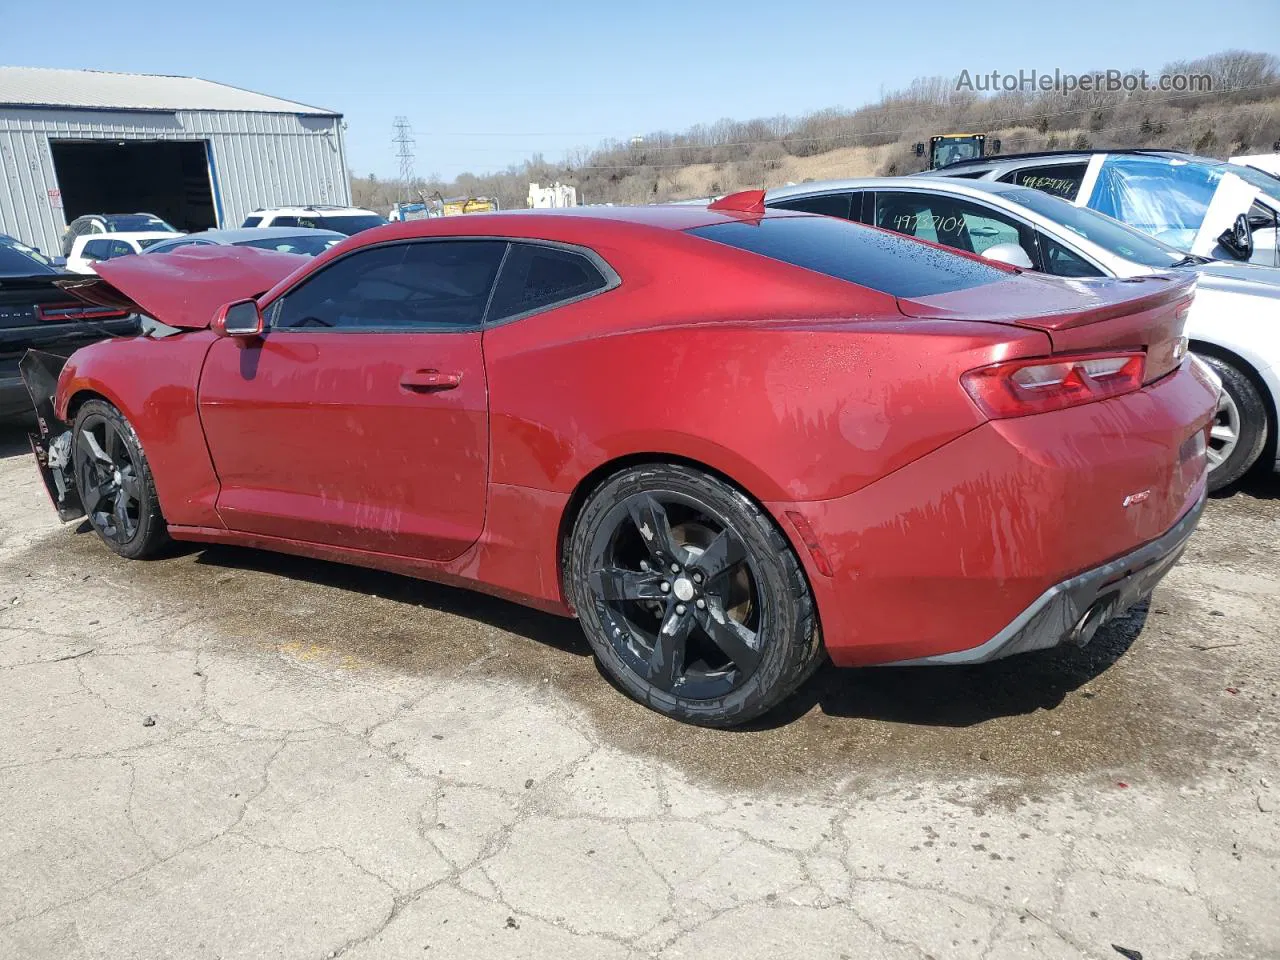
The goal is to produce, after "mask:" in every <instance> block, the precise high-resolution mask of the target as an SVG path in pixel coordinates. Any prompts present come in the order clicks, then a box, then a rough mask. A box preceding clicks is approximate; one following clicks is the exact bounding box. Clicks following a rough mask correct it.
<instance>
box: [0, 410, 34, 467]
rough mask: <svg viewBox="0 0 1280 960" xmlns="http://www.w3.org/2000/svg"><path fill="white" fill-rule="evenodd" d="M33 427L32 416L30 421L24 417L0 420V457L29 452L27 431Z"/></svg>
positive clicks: (29, 445) (17, 455)
mask: <svg viewBox="0 0 1280 960" xmlns="http://www.w3.org/2000/svg"><path fill="white" fill-rule="evenodd" d="M34 429H35V420H34V418H33V419H32V420H31V422H30V423H28V422H27V421H26V420H24V419H16V420H14V419H10V420H0V458H4V457H20V456H22V455H23V454H24V453H30V452H31V441H29V440H28V439H27V431H28V430H34Z"/></svg>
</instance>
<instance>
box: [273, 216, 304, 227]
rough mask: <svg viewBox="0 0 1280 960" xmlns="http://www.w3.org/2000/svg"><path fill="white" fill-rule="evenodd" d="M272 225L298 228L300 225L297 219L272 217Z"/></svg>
mask: <svg viewBox="0 0 1280 960" xmlns="http://www.w3.org/2000/svg"><path fill="white" fill-rule="evenodd" d="M271 225H272V226H273V227H296V226H297V225H298V218H297V217H272V218H271Z"/></svg>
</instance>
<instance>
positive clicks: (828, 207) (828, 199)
mask: <svg viewBox="0 0 1280 960" xmlns="http://www.w3.org/2000/svg"><path fill="white" fill-rule="evenodd" d="M851 199H852V194H849V193H821V194H818V195H817V196H813V197H791V198H789V199H785V200H779V201H778V202H777V203H771V204H769V206H771V207H778V208H780V209H782V210H800V211H802V212H804V213H820V214H822V215H823V216H827V217H844V218H845V219H846V220H848V219H851V218H850V217H849V201H850V200H851Z"/></svg>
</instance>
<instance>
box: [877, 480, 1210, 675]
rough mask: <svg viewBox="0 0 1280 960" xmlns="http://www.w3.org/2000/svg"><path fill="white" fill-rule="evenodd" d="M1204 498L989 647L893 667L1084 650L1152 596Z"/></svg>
mask: <svg viewBox="0 0 1280 960" xmlns="http://www.w3.org/2000/svg"><path fill="white" fill-rule="evenodd" d="M1203 512H1204V497H1203V496H1202V497H1201V498H1200V500H1199V501H1198V502H1197V503H1196V505H1195V506H1194V507H1192V508H1191V509H1190V510H1188V511H1187V512H1186V513H1185V514H1184V515H1183V517H1182V519H1181V520H1179V521H1178V522H1177V523H1176V524H1174V525H1173V527H1172V529H1170V530H1169V532H1168V533H1166V534H1165V535H1164V536H1162V537H1160V538H1159V539H1157V540H1153V541H1152V542H1151V543H1148V544H1146V545H1145V546H1142V547H1139V548H1138V549H1137V550H1134V551H1133V552H1132V553H1129V554H1126V555H1125V556H1123V557H1120V558H1119V559H1116V560H1112V561H1110V562H1108V563H1104V564H1101V565H1100V566H1097V567H1094V568H1093V569H1092V570H1087V571H1085V572H1084V573H1082V574H1079V575H1078V576H1075V577H1072V578H1070V579H1069V580H1063V581H1062V582H1061V583H1057V584H1054V585H1053V586H1052V587H1050V588H1049V589H1048V590H1046V591H1045V592H1044V593H1042V594H1040V596H1039V597H1037V598H1036V600H1035V602H1034V603H1032V604H1031V606H1029V607H1027V608H1026V609H1025V610H1023V611H1022V613H1020V614H1018V616H1017V617H1016V618H1015V619H1014V620H1013V622H1012V623H1010V624H1009V625H1008V626H1007V627H1005V628H1004V629H1003V630H1001V631H1000V632H999V633H997V634H996V635H995V636H994V637H992V638H991V639H990V640H988V641H987V642H986V643H982V644H979V645H978V646H976V647H971V648H970V649H968V650H956V651H954V652H952V653H942V654H938V655H936V656H931V657H918V658H916V659H914V660H898V661H896V662H895V663H894V664H893V665H895V666H898V665H910V664H929V665H933V664H964V663H986V662H987V661H989V660H999V659H1000V658H1001V657H1008V656H1012V655H1013V654H1015V653H1028V652H1030V651H1032V650H1046V649H1048V648H1049V647H1056V646H1058V645H1060V644H1063V643H1073V644H1075V645H1076V646H1081V647H1082V646H1084V645H1086V644H1087V643H1089V641H1090V640H1092V639H1093V636H1094V634H1095V633H1096V632H1097V630H1098V628H1099V627H1100V626H1102V625H1103V624H1104V623H1106V622H1107V621H1108V620H1111V619H1113V618H1115V617H1118V616H1120V615H1121V614H1123V613H1124V612H1125V611H1126V610H1128V609H1129V608H1130V607H1132V606H1133V605H1134V604H1136V603H1138V602H1139V601H1141V600H1144V599H1146V598H1147V597H1148V596H1150V594H1151V591H1152V590H1154V589H1155V588H1156V584H1157V583H1159V582H1160V581H1161V580H1162V579H1164V575H1165V574H1166V573H1168V572H1169V571H1170V570H1171V569H1172V568H1173V565H1174V564H1175V563H1177V562H1178V558H1179V557H1180V556H1182V551H1183V550H1184V549H1185V548H1186V546H1187V541H1188V540H1190V539H1191V534H1193V533H1195V529H1196V524H1198V523H1199V522H1200V514H1201V513H1203Z"/></svg>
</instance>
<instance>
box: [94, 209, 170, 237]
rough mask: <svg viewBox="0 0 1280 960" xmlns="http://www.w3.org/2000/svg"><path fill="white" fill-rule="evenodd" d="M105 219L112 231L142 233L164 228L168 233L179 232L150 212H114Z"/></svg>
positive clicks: (158, 230)
mask: <svg viewBox="0 0 1280 960" xmlns="http://www.w3.org/2000/svg"><path fill="white" fill-rule="evenodd" d="M103 219H104V220H106V222H107V226H108V228H109V229H110V231H111V232H112V233H142V232H143V231H155V232H157V233H158V232H160V231H162V230H163V231H167V232H168V233H177V232H178V231H177V230H175V229H174V228H173V227H171V226H169V224H167V223H165V222H164V221H163V220H161V219H160V218H159V217H153V216H151V214H149V213H113V214H111V216H109V217H104V218H103Z"/></svg>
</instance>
